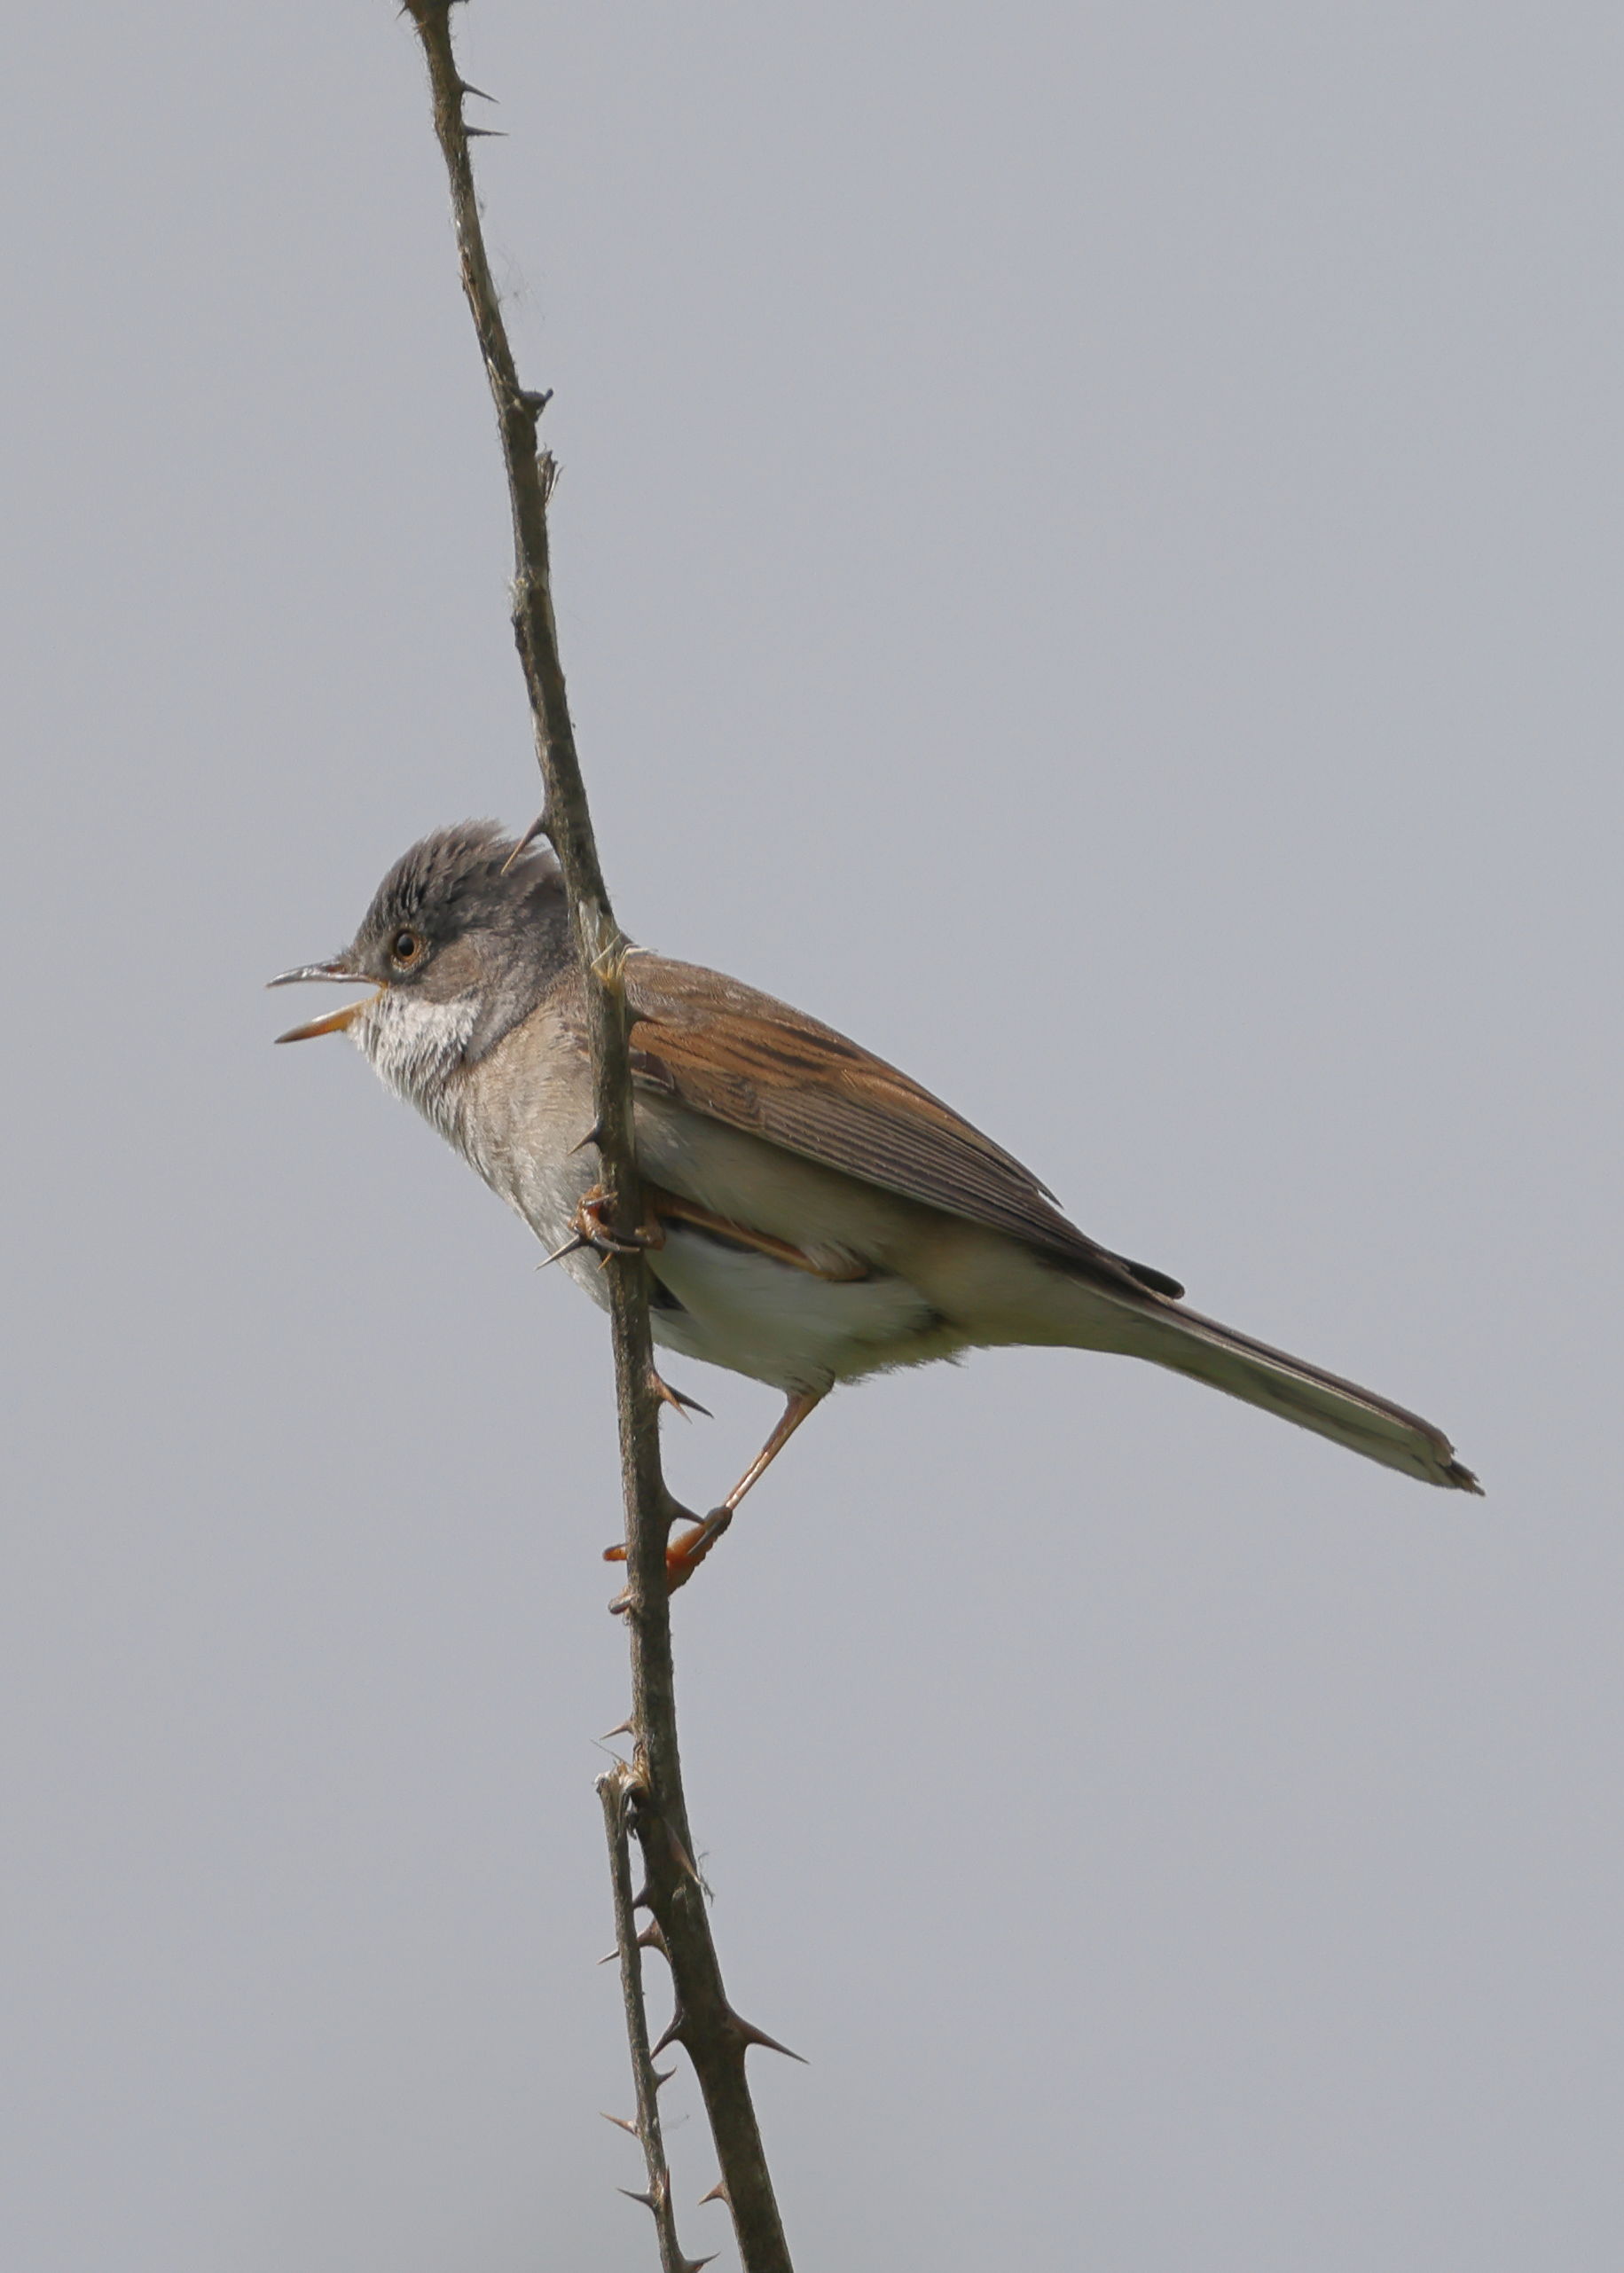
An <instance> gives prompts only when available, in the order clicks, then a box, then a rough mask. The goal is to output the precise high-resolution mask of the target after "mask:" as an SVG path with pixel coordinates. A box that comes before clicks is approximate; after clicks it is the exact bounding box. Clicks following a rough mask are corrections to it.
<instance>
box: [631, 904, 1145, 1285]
mask: <svg viewBox="0 0 1624 2273" xmlns="http://www.w3.org/2000/svg"><path fill="white" fill-rule="evenodd" d="M625 977H626V999H627V1002H628V1005H629V1007H630V1008H631V1012H632V1020H633V1024H632V1035H631V1040H632V1072H633V1076H634V1078H635V1079H636V1080H637V1081H638V1082H639V1084H640V1085H642V1086H647V1087H651V1088H657V1089H661V1090H663V1091H664V1092H666V1093H668V1094H670V1095H674V1096H676V1097H677V1098H679V1100H680V1101H681V1102H682V1103H683V1104H685V1105H686V1106H687V1107H689V1108H690V1109H692V1110H693V1111H694V1112H696V1113H704V1114H706V1115H708V1116H709V1117H710V1119H712V1120H716V1121H722V1122H725V1123H726V1125H728V1126H729V1127H730V1128H735V1129H742V1130H744V1131H745V1132H747V1133H748V1134H749V1135H751V1136H759V1137H764V1138H765V1139H766V1140H767V1141H768V1142H769V1143H772V1144H778V1145H782V1146H783V1148H784V1149H785V1150H786V1151H787V1152H795V1153H799V1154H800V1155H801V1156H803V1157H804V1159H807V1160H815V1161H817V1162H818V1163H819V1164H820V1165H821V1166H823V1167H825V1168H836V1169H841V1170H843V1172H845V1174H847V1175H848V1176H856V1177H858V1178H859V1179H860V1180H862V1181H863V1182H864V1183H866V1184H876V1185H879V1186H880V1187H882V1188H883V1189H884V1190H886V1191H890V1192H897V1193H899V1194H900V1195H902V1196H903V1197H904V1198H905V1199H910V1200H919V1201H922V1202H923V1203H925V1205H926V1206H928V1207H933V1208H940V1209H942V1210H943V1211H945V1213H947V1214H949V1215H955V1216H961V1217H963V1218H964V1219H966V1220H967V1221H969V1222H970V1223H980V1224H985V1225H986V1226H988V1227H989V1228H991V1229H992V1230H995V1231H1003V1232H1008V1234H1010V1235H1011V1236H1012V1237H1014V1238H1016V1239H1019V1240H1022V1241H1024V1242H1025V1243H1026V1244H1027V1245H1028V1246H1031V1247H1035V1248H1038V1249H1039V1250H1041V1251H1042V1252H1043V1253H1044V1254H1047V1255H1049V1256H1052V1257H1053V1258H1054V1259H1055V1261H1056V1262H1060V1263H1063V1264H1067V1265H1069V1266H1071V1268H1072V1269H1074V1270H1080V1271H1083V1272H1086V1273H1088V1274H1093V1275H1095V1276H1098V1277H1101V1278H1104V1279H1107V1280H1110V1282H1113V1283H1115V1284H1118V1285H1125V1286H1127V1287H1131V1288H1132V1289H1134V1291H1135V1292H1142V1291H1144V1290H1145V1289H1147V1288H1148V1289H1150V1290H1152V1291H1153V1292H1155V1293H1157V1294H1165V1295H1171V1296H1174V1297H1177V1296H1178V1295H1181V1293H1182V1292H1183V1289H1182V1288H1181V1286H1180V1285H1179V1284H1178V1283H1177V1282H1176V1281H1175V1280H1173V1279H1170V1278H1168V1277H1166V1276H1165V1274H1163V1273H1162V1272H1160V1271H1152V1270H1150V1269H1149V1268H1148V1267H1147V1266H1144V1265H1143V1264H1139V1263H1130V1262H1128V1261H1126V1258H1124V1257H1122V1256H1119V1255H1113V1254H1111V1253H1110V1251H1109V1250H1107V1249H1106V1248H1103V1247H1100V1246H1096V1244H1095V1243H1094V1241H1093V1240H1092V1239H1088V1238H1086V1237H1085V1236H1084V1234H1082V1233H1081V1232H1080V1231H1079V1230H1078V1228H1077V1227H1076V1226H1075V1225H1074V1224H1071V1223H1069V1222H1068V1221H1067V1220H1066V1219H1065V1217H1064V1216H1063V1215H1062V1214H1061V1212H1060V1210H1059V1209H1058V1208H1057V1207H1056V1206H1055V1203H1054V1201H1053V1200H1052V1198H1051V1197H1050V1195H1049V1194H1048V1192H1047V1190H1046V1189H1045V1187H1044V1186H1043V1185H1041V1184H1040V1182H1039V1181H1038V1179H1037V1178H1036V1177H1035V1176H1034V1175H1033V1174H1032V1171H1031V1170H1030V1169H1028V1168H1024V1167H1023V1166H1022V1165H1021V1163H1020V1162H1019V1161H1018V1160H1016V1158H1015V1157H1014V1156H1013V1155H1011V1154H1009V1153H1008V1152H1005V1151H1004V1150H1003V1148H1001V1146H999V1145H996V1144H994V1143H993V1142H992V1139H991V1138H990V1137H985V1136H983V1135H982V1133H981V1132H980V1130H979V1129H976V1128H972V1127H971V1125H970V1124H969V1122H968V1121H965V1120H961V1118H960V1117H959V1116H958V1114H957V1113H955V1112H953V1110H951V1109H950V1108H949V1107H947V1106H946V1105H944V1104H943V1102H942V1101H941V1099H940V1098H939V1097H933V1096H932V1095H931V1094H930V1091H929V1090H928V1089H922V1088H921V1087H920V1086H919V1084H918V1083H917V1082H916V1081H910V1080H909V1078H908V1077H907V1075H906V1073H899V1072H898V1070H897V1069H896V1067H895V1066H891V1065H887V1064H885V1063H884V1062H883V1060H882V1059H880V1058H876V1057H873V1056H871V1055H870V1054H869V1053H868V1052H867V1050H865V1049H862V1048H859V1046H858V1044H857V1043H855V1042H852V1041H849V1040H848V1039H846V1037H845V1036H844V1035H843V1034H837V1033H836V1031H834V1029H833V1028H832V1027H829V1026H823V1025H820V1024H819V1023H818V1021H817V1020H816V1019H814V1018H808V1017H806V1016H804V1014H803V1013H802V1012H800V1011H798V1010H793V1009H791V1008H790V1007H789V1005H788V1003H784V1002H775V1001H774V1000H773V997H772V996H771V995H767V994H758V993H757V991H756V990H755V989H754V988H753V987H748V986H741V985H740V984H739V983H738V981H737V980H736V979H728V978H723V977H721V976H719V974H718V973H717V972H715V971H707V970H701V969H699V968H696V967H695V966H694V965H693V964H691V963H675V962H670V961H668V960H666V959H665V957H664V956H663V955H651V954H649V953H647V952H646V951H644V950H643V949H641V948H639V949H637V950H635V951H634V952H632V954H631V955H629V956H628V957H627V960H626V965H625Z"/></svg>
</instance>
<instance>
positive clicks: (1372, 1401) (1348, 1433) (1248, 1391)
mask: <svg viewBox="0 0 1624 2273" xmlns="http://www.w3.org/2000/svg"><path fill="white" fill-rule="evenodd" d="M1116 1346H1117V1347H1118V1348H1122V1349H1127V1350H1130V1351H1131V1352H1132V1353H1133V1355H1134V1356H1135V1357H1142V1358H1149V1360H1150V1361H1151V1363H1152V1364H1154V1365H1158V1366H1167V1367H1169V1368H1172V1370H1173V1372H1174V1373H1182V1374H1189V1376H1190V1378H1191V1379H1192V1380H1194V1381H1204V1382H1206V1383H1209V1384H1210V1385H1211V1386H1212V1388H1213V1389H1221V1390H1223V1391H1225V1393H1226V1394H1227V1395H1228V1396H1230V1397H1238V1398H1240V1399H1243V1402H1244V1403H1246V1404H1248V1405H1257V1406H1260V1407H1262V1409H1263V1410H1264V1411H1265V1412H1267V1413H1277V1414H1278V1415H1280V1417H1281V1419H1282V1420H1283V1421H1294V1422H1295V1423H1297V1425H1298V1428H1299V1429H1312V1430H1314V1432H1315V1434H1316V1435H1318V1436H1322V1437H1330V1438H1331V1440H1332V1442H1333V1443H1336V1444H1339V1445H1345V1446H1347V1448H1348V1450H1349V1451H1350V1452H1357V1453H1362V1454H1364V1456H1365V1458H1366V1459H1367V1460H1379V1461H1380V1462H1382V1463H1383V1464H1384V1466H1385V1467H1387V1468H1398V1469H1401V1470H1403V1471H1404V1473H1405V1475H1407V1476H1418V1477H1420V1478H1421V1480H1422V1481H1423V1483H1425V1484H1440V1485H1444V1486H1445V1487H1446V1488H1447V1489H1449V1490H1453V1491H1456V1492H1478V1493H1480V1492H1481V1491H1482V1489H1483V1487H1482V1485H1480V1484H1479V1481H1478V1479H1477V1477H1475V1476H1474V1475H1473V1474H1472V1472H1471V1470H1470V1469H1469V1468H1463V1467H1462V1465H1461V1463H1460V1462H1459V1461H1458V1460H1456V1458H1455V1447H1454V1446H1453V1445H1452V1444H1451V1443H1450V1442H1449V1439H1448V1438H1447V1437H1446V1436H1445V1435H1444V1433H1443V1431H1442V1430H1441V1429H1435V1428H1434V1427H1433V1426H1432V1423H1431V1422H1430V1421H1424V1420H1423V1419H1422V1418H1421V1416H1420V1415H1419V1414H1416V1413H1407V1412H1406V1411H1405V1409H1404V1407H1402V1406H1401V1405H1394V1404H1392V1403H1390V1402H1389V1400H1388V1399H1386V1398H1385V1397H1377V1395H1376V1393H1375V1391H1373V1390H1369V1389H1361V1388H1360V1387H1359V1385H1358V1383H1356V1382H1352V1381H1343V1380H1341V1379H1340V1378H1339V1377H1338V1376H1337V1375H1336V1374H1332V1373H1325V1372H1322V1370H1321V1368H1319V1367H1318V1366H1311V1365H1308V1364H1306V1362H1305V1361H1304V1360H1302V1359H1301V1358H1293V1357H1291V1356H1289V1355H1288V1354H1287V1352H1285V1351H1283V1350H1271V1349H1270V1348H1269V1346H1268V1344H1267V1343H1266V1342H1254V1341H1253V1340H1252V1339H1251V1336H1250V1335H1247V1334H1237V1333H1236V1331H1235V1329H1234V1328H1233V1327H1229V1326H1220V1324H1219V1322H1218V1321H1217V1320H1216V1319H1213V1318H1203V1317H1202V1316H1201V1315H1200V1313H1199V1312H1197V1311H1193V1310H1185V1309H1183V1308H1181V1307H1177V1306H1175V1305H1173V1304H1172V1303H1157V1304H1156V1305H1155V1306H1154V1308H1152V1307H1151V1306H1150V1305H1149V1304H1147V1305H1146V1306H1145V1307H1144V1308H1143V1309H1140V1308H1139V1306H1138V1305H1137V1304H1135V1305H1134V1325H1133V1327H1131V1328H1129V1329H1127V1331H1126V1332H1125V1333H1124V1335H1123V1337H1122V1339H1121V1341H1120V1342H1118V1344H1116Z"/></svg>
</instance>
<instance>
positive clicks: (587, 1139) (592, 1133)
mask: <svg viewBox="0 0 1624 2273" xmlns="http://www.w3.org/2000/svg"><path fill="white" fill-rule="evenodd" d="M602 1140H603V1131H602V1130H601V1129H600V1127H599V1125H598V1124H597V1122H596V1121H594V1122H593V1123H592V1126H591V1128H590V1129H588V1130H587V1132H586V1134H585V1135H584V1137H583V1138H582V1139H581V1141H580V1143H579V1144H572V1145H571V1146H570V1148H569V1157H570V1158H571V1159H572V1160H573V1159H574V1157H575V1156H576V1154H577V1152H584V1151H585V1149H586V1148H587V1146H588V1145H589V1144H600V1143H601V1142H602Z"/></svg>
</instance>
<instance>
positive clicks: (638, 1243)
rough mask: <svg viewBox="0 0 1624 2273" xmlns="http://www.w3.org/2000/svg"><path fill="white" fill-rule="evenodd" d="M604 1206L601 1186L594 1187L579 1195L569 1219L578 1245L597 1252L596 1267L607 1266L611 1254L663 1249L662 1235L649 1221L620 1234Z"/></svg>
mask: <svg viewBox="0 0 1624 2273" xmlns="http://www.w3.org/2000/svg"><path fill="white" fill-rule="evenodd" d="M608 1204H609V1203H608V1195H607V1193H606V1192H605V1191H604V1188H603V1187H602V1185H601V1184H594V1185H593V1186H592V1190H591V1191H590V1192H587V1193H585V1194H584V1195H583V1197H582V1200H581V1203H580V1205H579V1207H577V1210H576V1211H575V1213H574V1215H573V1216H572V1217H571V1218H570V1219H569V1226H570V1229H571V1230H572V1231H573V1232H574V1233H575V1234H576V1237H577V1239H578V1240H579V1242H581V1244H582V1246H583V1247H592V1248H595V1249H596V1250H597V1254H598V1259H599V1262H600V1264H605V1263H608V1260H609V1259H610V1258H611V1257H612V1256H615V1255H644V1254H647V1252H648V1250H650V1249H651V1248H655V1247H663V1246H664V1244H665V1234H664V1232H663V1230H662V1228H661V1227H660V1225H659V1224H658V1223H657V1222H656V1221H655V1220H654V1219H652V1218H651V1219H650V1220H649V1221H648V1222H647V1223H646V1224H639V1225H638V1227H637V1228H636V1229H635V1230H633V1231H621V1230H619V1229H618V1228H617V1227H616V1226H615V1225H614V1224H611V1223H609V1222H608V1221H607V1220H606V1217H607V1214H608Z"/></svg>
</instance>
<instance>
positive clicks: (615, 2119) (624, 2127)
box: [598, 2107, 643, 2139]
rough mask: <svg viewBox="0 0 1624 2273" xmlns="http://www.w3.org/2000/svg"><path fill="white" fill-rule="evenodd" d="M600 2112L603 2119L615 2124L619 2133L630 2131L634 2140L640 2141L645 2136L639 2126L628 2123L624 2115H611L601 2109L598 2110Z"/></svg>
mask: <svg viewBox="0 0 1624 2273" xmlns="http://www.w3.org/2000/svg"><path fill="white" fill-rule="evenodd" d="M598 2112H599V2114H600V2115H601V2116H602V2117H603V2120H604V2121H605V2122H606V2123H613V2125H614V2126H615V2128H616V2130H617V2131H630V2132H631V2134H632V2137H633V2138H634V2139H640V2138H641V2137H642V2136H643V2135H642V2133H641V2132H640V2131H639V2129H638V2128H637V2125H636V2124H635V2123H628V2122H627V2120H626V2119H625V2117H624V2115H611V2114H609V2113H608V2112H607V2110H605V2109H604V2108H601V2107H600V2109H599V2110H598Z"/></svg>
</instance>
